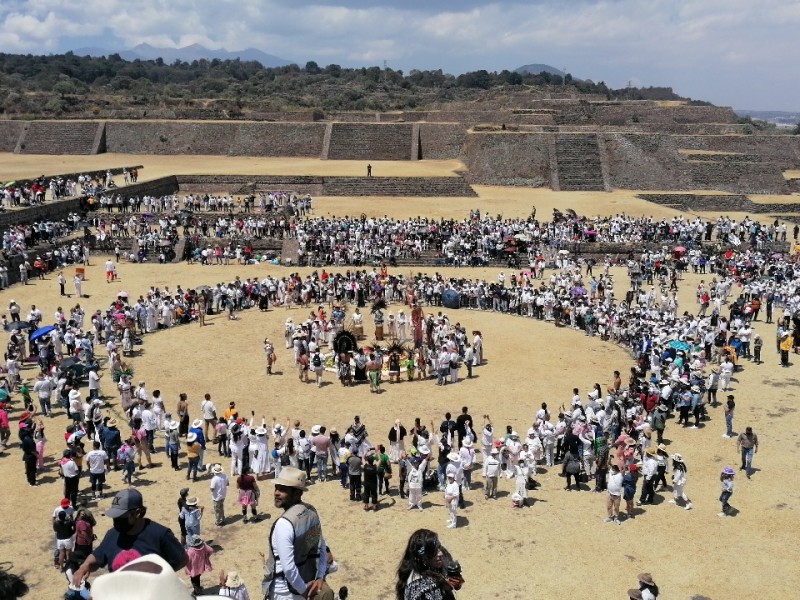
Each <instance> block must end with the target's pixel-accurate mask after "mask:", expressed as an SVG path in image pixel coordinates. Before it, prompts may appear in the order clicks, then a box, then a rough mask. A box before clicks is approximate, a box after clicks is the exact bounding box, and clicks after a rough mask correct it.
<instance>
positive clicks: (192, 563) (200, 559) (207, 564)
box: [186, 544, 214, 577]
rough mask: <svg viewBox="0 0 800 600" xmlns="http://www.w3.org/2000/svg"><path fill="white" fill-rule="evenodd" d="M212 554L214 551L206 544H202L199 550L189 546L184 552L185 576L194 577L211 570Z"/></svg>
mask: <svg viewBox="0 0 800 600" xmlns="http://www.w3.org/2000/svg"><path fill="white" fill-rule="evenodd" d="M212 554H214V550H212V549H211V546H209V545H208V544H203V545H202V546H200V547H199V548H195V547H194V546H190V547H189V548H188V549H187V550H186V557H187V558H188V562H187V563H186V574H187V575H188V576H189V577H195V576H196V575H202V574H203V573H207V572H209V571H211V570H212V569H213V567H212V566H211V555H212Z"/></svg>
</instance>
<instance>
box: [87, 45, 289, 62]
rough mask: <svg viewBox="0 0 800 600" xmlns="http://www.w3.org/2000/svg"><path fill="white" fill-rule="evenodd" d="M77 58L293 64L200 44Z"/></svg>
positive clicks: (92, 52)
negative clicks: (117, 56) (116, 57)
mask: <svg viewBox="0 0 800 600" xmlns="http://www.w3.org/2000/svg"><path fill="white" fill-rule="evenodd" d="M72 53H73V54H75V55H76V56H95V57H97V56H110V55H111V54H119V55H120V57H122V58H123V59H125V60H130V61H133V60H136V59H137V58H138V59H139V60H156V59H157V58H160V59H162V60H163V61H164V62H165V63H167V64H172V63H174V62H175V61H176V60H180V61H183V62H192V61H194V60H201V59H203V58H205V59H206V60H213V59H215V58H218V59H220V60H236V59H237V58H238V59H239V60H243V61H252V60H254V61H257V62H260V63H261V64H262V65H264V66H265V67H283V66H286V65H290V64H292V62H291V61H288V60H286V59H284V58H280V57H279V56H273V55H272V54H267V53H266V52H262V51H261V50H256V49H255V48H246V49H245V50H235V51H233V52H230V51H228V50H226V49H225V48H220V49H219V50H210V49H209V48H206V47H205V46H201V45H200V44H192V45H191V46H186V47H184V48H156V47H155V46H151V45H150V44H139V45H138V46H134V47H133V48H131V49H130V50H118V51H115V50H107V49H105V48H76V49H75V50H73V51H72Z"/></svg>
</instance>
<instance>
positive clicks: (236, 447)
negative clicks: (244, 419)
mask: <svg viewBox="0 0 800 600" xmlns="http://www.w3.org/2000/svg"><path fill="white" fill-rule="evenodd" d="M229 446H230V449H231V477H237V476H239V475H241V474H242V453H243V452H244V432H242V427H241V425H238V424H234V425H233V426H232V427H231V440H230V442H229Z"/></svg>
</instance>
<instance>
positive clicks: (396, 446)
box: [389, 419, 407, 463]
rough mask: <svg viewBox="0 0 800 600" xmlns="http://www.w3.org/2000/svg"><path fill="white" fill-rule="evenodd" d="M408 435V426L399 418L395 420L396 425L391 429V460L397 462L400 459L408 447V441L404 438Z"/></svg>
mask: <svg viewBox="0 0 800 600" xmlns="http://www.w3.org/2000/svg"><path fill="white" fill-rule="evenodd" d="M406 435H407V432H406V428H405V427H403V424H402V423H401V422H400V419H397V420H396V421H395V422H394V427H392V429H391V431H389V460H390V461H392V462H393V463H397V462H398V461H399V460H400V456H401V454H402V453H403V452H404V451H405V449H406V442H405V440H404V439H403V438H405V437H406Z"/></svg>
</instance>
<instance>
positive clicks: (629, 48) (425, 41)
mask: <svg viewBox="0 0 800 600" xmlns="http://www.w3.org/2000/svg"><path fill="white" fill-rule="evenodd" d="M798 25H800V3H797V2H786V1H785V0H762V1H761V2H759V3H754V2H752V0H577V1H576V0H570V1H568V2H563V1H559V0H539V1H533V2H530V1H525V0H514V1H509V0H504V1H494V2H493V1H491V0H490V1H489V2H485V1H480V0H460V1H459V2H454V1H452V0H446V1H445V0H403V1H402V2H397V1H396V0H311V1H307V0H216V1H215V2H198V1H197V0H169V1H168V0H139V1H138V2H136V3H132V2H130V1H129V0H126V1H125V2H123V1H122V0H84V1H81V2H75V0H5V1H4V2H2V3H0V51H3V52H32V51H41V52H56V51H66V50H69V49H71V48H74V47H77V46H85V45H87V44H86V39H87V38H88V37H89V36H90V35H91V37H92V43H91V45H94V46H101V47H106V48H109V49H111V50H123V49H127V48H129V47H132V46H135V45H136V44H139V43H149V44H151V45H154V46H165V47H179V46H185V45H189V44H193V43H198V44H201V45H204V46H207V47H209V48H220V47H225V48H227V49H228V50H240V49H244V48H246V47H255V48H259V49H260V50H263V51H265V52H268V53H270V54H275V55H277V56H281V57H283V58H286V59H288V60H293V61H295V62H298V63H299V64H301V65H302V64H304V63H305V61H307V60H315V61H317V62H318V63H320V64H328V63H338V64H342V65H364V64H366V65H375V64H377V65H380V64H382V62H383V60H387V61H389V64H390V66H392V67H393V68H399V69H403V70H404V71H409V70H410V69H412V68H418V69H427V68H432V69H436V68H441V69H443V70H444V71H446V72H451V73H460V72H464V71H468V70H477V69H484V68H485V69H488V70H501V69H504V68H508V69H513V68H515V67H517V66H520V65H522V64H526V63H531V62H543V63H548V64H552V65H553V66H556V67H559V68H561V67H563V66H564V65H567V66H568V69H569V70H570V71H571V72H572V73H573V74H574V75H576V76H578V77H586V78H591V79H593V80H595V81H600V80H605V81H606V82H608V83H610V84H613V85H618V86H622V85H625V83H626V82H627V80H628V79H631V78H635V79H637V80H640V81H641V82H642V83H643V84H644V85H672V86H673V87H674V88H675V89H676V90H677V91H679V92H680V93H684V94H689V95H692V96H693V97H698V98H711V99H714V100H715V101H716V102H722V103H727V104H738V103H739V102H740V100H739V99H740V98H741V99H742V100H741V101H745V100H747V101H748V103H750V104H751V106H750V107H751V108H752V107H755V108H758V106H755V105H753V104H752V102H756V103H757V104H758V105H760V106H763V107H769V106H777V105H778V104H779V103H780V104H782V105H784V106H787V105H789V104H791V103H792V102H794V103H796V104H800V83H798V81H800V77H798V76H799V75H800V66H797V64H796V62H795V61H794V60H793V59H794V57H795V56H796V55H797V51H798V42H797V34H796V31H797V29H798ZM76 40H80V43H77V42H76ZM743 72H746V73H747V81H746V82H743V81H741V80H740V79H737V77H740V75H739V74H740V73H743ZM794 108H795V109H800V106H797V105H795V106H794Z"/></svg>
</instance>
